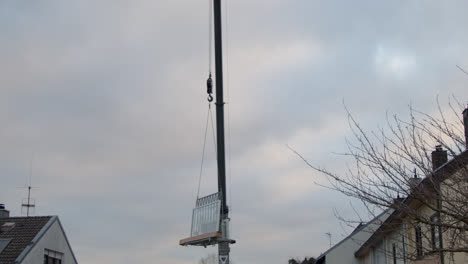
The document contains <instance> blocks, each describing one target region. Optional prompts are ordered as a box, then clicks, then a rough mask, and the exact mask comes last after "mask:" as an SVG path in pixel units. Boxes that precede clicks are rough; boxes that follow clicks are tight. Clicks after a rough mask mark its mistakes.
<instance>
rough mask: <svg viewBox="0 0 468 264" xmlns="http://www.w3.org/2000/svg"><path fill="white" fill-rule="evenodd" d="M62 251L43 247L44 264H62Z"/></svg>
mask: <svg viewBox="0 0 468 264" xmlns="http://www.w3.org/2000/svg"><path fill="white" fill-rule="evenodd" d="M62 259H63V253H60V252H57V251H54V250H50V249H44V264H62Z"/></svg>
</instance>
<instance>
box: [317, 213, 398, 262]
mask: <svg viewBox="0 0 468 264" xmlns="http://www.w3.org/2000/svg"><path fill="white" fill-rule="evenodd" d="M390 210H391V209H387V210H384V211H383V212H382V213H380V214H379V215H377V216H376V217H374V218H373V219H372V220H370V221H369V222H367V223H365V224H363V223H359V225H358V226H357V227H356V228H355V229H354V230H353V232H351V234H349V235H348V236H347V237H345V238H344V239H343V240H341V241H340V242H338V243H337V244H336V245H334V246H333V247H331V248H329V249H328V250H327V251H325V252H324V253H322V254H321V255H320V256H318V257H317V263H320V262H319V260H320V261H321V262H323V260H322V258H325V256H326V255H327V254H328V253H330V252H331V251H333V250H334V249H335V248H337V247H339V246H340V245H341V244H343V243H344V242H345V241H346V240H348V239H350V238H351V237H353V236H354V235H355V234H357V233H358V232H360V231H361V230H363V229H364V228H366V227H367V226H369V225H370V224H372V223H374V222H376V220H377V219H380V218H381V217H384V215H385V214H390V213H391V212H390Z"/></svg>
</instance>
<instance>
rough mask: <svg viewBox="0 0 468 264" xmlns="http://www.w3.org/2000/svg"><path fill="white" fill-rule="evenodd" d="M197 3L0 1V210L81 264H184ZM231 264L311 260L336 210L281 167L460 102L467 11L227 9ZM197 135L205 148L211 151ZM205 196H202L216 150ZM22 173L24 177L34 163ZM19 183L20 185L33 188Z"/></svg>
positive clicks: (193, 162) (336, 203) (333, 6)
mask: <svg viewBox="0 0 468 264" xmlns="http://www.w3.org/2000/svg"><path fill="white" fill-rule="evenodd" d="M208 4H209V1H208V0H202V1H193V0H180V1H168V0H159V1H154V0H153V1H149V0H148V1H143V0H136V1H127V0H112V1H104V0H103V1H87V0H80V1H61V0H57V1H45V0H44V1H0V32H1V33H0V124H1V129H0V146H1V148H0V175H1V184H0V203H5V204H6V207H7V209H9V210H11V213H12V215H22V212H21V208H20V203H21V199H22V198H25V197H27V192H26V189H25V188H23V187H24V186H26V185H27V184H29V179H30V178H31V182H32V186H33V187H36V188H35V189H33V192H32V197H34V198H35V199H36V205H37V208H36V211H35V214H36V215H59V217H60V219H61V221H62V224H63V226H64V227H65V230H66V232H67V235H68V238H69V240H70V242H71V244H72V247H73V250H74V252H75V254H76V256H77V259H78V261H79V262H80V263H82V264H98V263H99V264H111V263H112V264H120V263H122V264H123V263H166V264H189V263H197V261H198V260H199V259H200V258H202V257H204V256H206V255H207V254H209V253H212V252H215V251H216V248H214V247H212V248H208V249H204V248H185V247H180V246H179V245H178V241H179V240H180V239H182V238H185V237H187V236H188V235H189V232H190V221H191V219H190V218H191V210H192V207H193V205H194V203H195V199H196V195H197V185H198V177H199V171H200V160H201V152H202V147H203V136H204V128H205V120H206V114H207V107H208V106H207V101H206V88H205V81H206V78H207V76H208V27H209V26H208V17H209V13H208V6H209V5H208ZM223 5H224V6H223V10H224V19H225V20H224V26H225V30H224V49H225V54H224V55H225V57H224V60H225V70H226V71H225V88H226V91H225V94H226V95H227V98H225V101H226V102H227V108H228V109H227V110H228V111H227V113H228V114H229V115H228V116H229V118H227V119H228V121H229V126H227V127H228V128H230V129H229V130H228V131H227V134H228V135H230V136H229V137H228V138H227V143H228V146H229V147H228V150H229V152H228V154H229V159H228V161H229V163H228V175H229V178H228V185H229V187H228V189H229V195H228V199H229V201H228V203H229V204H230V205H231V207H232V213H231V218H232V222H231V224H232V225H231V226H232V237H233V238H234V239H236V240H237V241H238V243H237V244H236V245H234V246H233V247H232V251H231V259H232V260H233V261H234V262H235V263H237V264H239V263H242V264H259V263H277V264H281V263H287V260H288V259H289V258H291V257H300V258H303V257H304V256H315V257H316V256H318V255H319V254H320V253H321V252H324V251H325V250H326V249H327V248H328V244H329V241H328V237H327V236H326V235H325V233H326V232H330V233H331V234H332V242H333V243H336V242H338V241H339V240H340V239H342V238H343V237H344V236H345V235H347V234H348V232H349V231H350V229H349V228H346V227H342V226H341V225H340V222H339V221H338V220H337V219H336V218H335V216H334V210H335V209H336V210H339V211H340V212H341V213H342V214H345V215H346V214H352V210H351V209H350V200H349V199H348V198H346V197H343V196H342V195H340V194H337V193H334V192H332V191H330V190H327V189H325V188H322V187H319V186H317V185H316V184H315V182H322V181H324V179H323V178H322V176H321V175H318V174H317V173H315V172H314V171H312V170H311V169H309V168H308V167H307V166H305V164H304V163H303V162H301V160H299V159H298V158H297V157H296V156H295V155H294V154H292V153H291V151H289V150H288V149H287V147H286V144H289V145H291V146H293V147H294V148H295V149H297V150H298V151H299V152H301V153H302V154H303V155H304V156H305V157H306V158H307V159H308V160H309V161H311V162H313V163H314V164H320V165H323V166H328V167H331V168H336V169H338V170H339V168H341V167H343V166H344V161H343V160H342V158H341V157H340V156H336V155H333V154H331V153H333V152H342V151H344V150H345V146H344V142H345V137H346V136H349V135H350V131H349V129H348V125H347V121H346V120H347V117H346V112H345V110H344V108H343V101H344V102H345V104H346V105H347V107H349V109H350V111H351V112H352V113H353V115H354V116H355V117H356V118H357V119H358V120H359V121H360V122H361V123H362V124H363V126H364V127H365V128H368V129H373V128H376V127H377V126H379V125H383V124H384V120H383V119H384V117H385V114H386V112H387V111H388V112H390V113H397V114H405V113H406V110H407V105H408V104H410V103H411V104H413V105H414V106H415V107H416V108H418V109H420V110H423V111H426V112H429V113H430V112H433V111H436V106H435V102H436V96H439V98H441V101H446V99H447V98H449V97H450V96H455V97H457V98H458V99H459V100H460V101H461V102H463V103H466V102H467V101H468V93H467V91H468V89H467V87H468V76H467V75H465V74H463V73H462V72H461V71H460V70H458V69H457V68H456V65H460V66H461V67H464V68H465V69H468V49H467V47H468V34H467V30H468V16H466V10H468V3H467V2H466V1H436V0H433V1H431V0H428V1H407V0H405V1H398V0H396V1H330V0H327V1H312V0H294V1H291V0H289V1H287V0H282V1H279V0H268V1H266V0H255V1H247V0H237V1H223ZM211 137H212V135H211V134H209V135H208V138H209V139H211ZM206 154H207V155H206V162H205V167H204V173H203V177H202V184H201V195H205V194H209V193H213V192H215V191H216V169H215V168H216V163H215V156H214V146H213V143H212V140H208V142H207V153H206ZM31 164H32V166H31ZM31 172H32V177H30V175H31Z"/></svg>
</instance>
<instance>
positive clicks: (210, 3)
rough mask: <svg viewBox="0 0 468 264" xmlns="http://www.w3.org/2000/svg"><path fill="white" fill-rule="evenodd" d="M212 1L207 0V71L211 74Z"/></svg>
mask: <svg viewBox="0 0 468 264" xmlns="http://www.w3.org/2000/svg"><path fill="white" fill-rule="evenodd" d="M212 43H213V2H212V0H208V73H210V74H211V63H212V54H213V48H212Z"/></svg>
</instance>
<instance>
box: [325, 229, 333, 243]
mask: <svg viewBox="0 0 468 264" xmlns="http://www.w3.org/2000/svg"><path fill="white" fill-rule="evenodd" d="M325 235H327V236H328V241H329V243H330V247H331V246H332V243H331V236H332V235H331V233H330V232H327V233H325Z"/></svg>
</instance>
